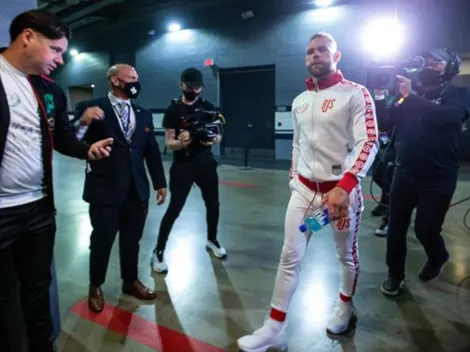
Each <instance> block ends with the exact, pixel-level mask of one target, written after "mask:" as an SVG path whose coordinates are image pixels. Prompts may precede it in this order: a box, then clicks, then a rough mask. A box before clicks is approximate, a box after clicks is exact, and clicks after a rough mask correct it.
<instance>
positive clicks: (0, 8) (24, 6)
mask: <svg viewBox="0 0 470 352" xmlns="http://www.w3.org/2000/svg"><path fill="white" fill-rule="evenodd" d="M37 6H38V5H37V1H36V0H0V46H8V44H9V43H10V36H9V33H8V28H9V27H10V23H11V20H12V19H13V18H15V17H16V16H17V15H19V14H20V13H21V12H23V11H26V10H29V9H35V8H36V7H37Z"/></svg>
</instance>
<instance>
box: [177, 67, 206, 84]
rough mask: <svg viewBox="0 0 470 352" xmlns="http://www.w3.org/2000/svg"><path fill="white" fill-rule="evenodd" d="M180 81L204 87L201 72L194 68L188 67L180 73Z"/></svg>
mask: <svg viewBox="0 0 470 352" xmlns="http://www.w3.org/2000/svg"><path fill="white" fill-rule="evenodd" d="M181 82H183V83H184V84H186V85H187V86H188V87H204V80H203V78H202V73H201V71H199V70H198V69H196V68H193V67H190V68H187V69H186V70H184V71H183V73H182V74H181Z"/></svg>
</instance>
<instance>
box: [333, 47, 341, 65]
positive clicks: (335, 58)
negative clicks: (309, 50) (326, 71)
mask: <svg viewBox="0 0 470 352" xmlns="http://www.w3.org/2000/svg"><path fill="white" fill-rule="evenodd" d="M333 59H334V60H335V63H338V62H339V60H340V59H341V51H339V50H338V51H336V52H335V53H334V54H333Z"/></svg>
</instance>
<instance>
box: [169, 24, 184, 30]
mask: <svg viewBox="0 0 470 352" xmlns="http://www.w3.org/2000/svg"><path fill="white" fill-rule="evenodd" d="M168 30H169V31H170V32H178V31H179V30H181V26H180V25H179V24H178V23H172V24H170V25H169V26H168Z"/></svg>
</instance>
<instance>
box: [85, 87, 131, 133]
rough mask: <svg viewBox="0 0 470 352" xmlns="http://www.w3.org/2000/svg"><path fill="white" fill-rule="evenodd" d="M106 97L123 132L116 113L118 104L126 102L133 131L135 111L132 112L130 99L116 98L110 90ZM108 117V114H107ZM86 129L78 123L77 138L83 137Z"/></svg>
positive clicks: (86, 127)
mask: <svg viewBox="0 0 470 352" xmlns="http://www.w3.org/2000/svg"><path fill="white" fill-rule="evenodd" d="M108 99H109V101H110V103H111V105H112V107H113V110H114V116H115V118H116V119H117V120H118V122H119V126H121V130H122V132H123V133H124V128H123V125H122V121H121V119H120V118H119V114H118V111H119V107H118V104H119V103H126V104H127V105H128V108H129V118H130V120H131V128H132V130H133V131H135V124H136V117H135V112H134V109H133V108H132V104H131V100H130V99H121V98H118V97H117V96H115V95H114V94H113V93H112V92H109V93H108ZM104 118H107V116H105V117H104ZM108 118H109V116H108ZM87 130H88V126H82V125H80V126H79V128H78V129H77V132H76V136H77V138H78V139H79V140H82V139H83V137H84V136H85V133H86V131H87Z"/></svg>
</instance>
